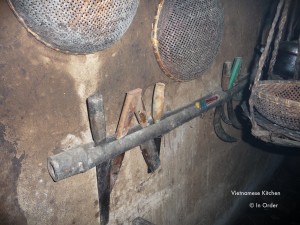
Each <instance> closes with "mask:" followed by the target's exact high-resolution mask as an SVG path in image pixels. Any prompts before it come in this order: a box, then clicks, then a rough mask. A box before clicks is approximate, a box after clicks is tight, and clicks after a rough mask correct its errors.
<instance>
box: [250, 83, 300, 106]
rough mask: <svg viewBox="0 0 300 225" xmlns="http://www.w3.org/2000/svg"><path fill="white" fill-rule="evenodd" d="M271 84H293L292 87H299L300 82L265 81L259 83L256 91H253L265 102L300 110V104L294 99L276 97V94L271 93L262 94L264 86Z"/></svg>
mask: <svg viewBox="0 0 300 225" xmlns="http://www.w3.org/2000/svg"><path fill="white" fill-rule="evenodd" d="M270 84H282V85H284V84H291V85H299V86H300V81H275V80H264V81H259V82H258V83H257V84H256V89H255V90H254V91H253V92H254V93H253V94H255V95H257V96H258V97H259V98H260V99H262V98H264V100H267V101H269V102H272V103H275V104H283V105H285V106H288V107H289V106H293V107H299V109H300V102H299V101H295V100H292V99H286V98H282V97H276V96H274V94H270V93H269V92H262V90H263V86H265V87H266V86H269V85H270Z"/></svg>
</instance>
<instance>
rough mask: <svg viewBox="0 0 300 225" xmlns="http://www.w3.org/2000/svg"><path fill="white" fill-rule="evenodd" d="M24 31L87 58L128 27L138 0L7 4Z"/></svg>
mask: <svg viewBox="0 0 300 225" xmlns="http://www.w3.org/2000/svg"><path fill="white" fill-rule="evenodd" d="M8 3H9V5H10V7H11V9H12V10H13V12H14V13H15V15H16V16H17V18H18V19H19V21H20V22H21V23H22V24H23V25H24V26H25V28H26V29H27V30H28V31H29V32H30V33H31V34H33V36H34V37H35V38H36V39H38V40H39V41H41V42H43V43H44V44H45V45H47V46H48V47H51V48H53V49H55V50H58V51H63V52H70V53H75V54H88V53H93V52H96V51H100V50H103V49H105V48H108V47H110V46H111V45H112V44H113V43H115V42H116V41H117V40H119V39H120V38H121V36H122V35H123V34H124V33H125V32H126V30H127V29H128V27H129V26H130V24H131V22H132V20H133V18H134V16H135V14H136V11H137V8H138V4H139V0H107V1H104V0H68V1H65V0H56V1H45V0H25V1H24V0H8Z"/></svg>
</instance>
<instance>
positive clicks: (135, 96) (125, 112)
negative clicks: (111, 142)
mask: <svg viewBox="0 0 300 225" xmlns="http://www.w3.org/2000/svg"><path fill="white" fill-rule="evenodd" d="M141 96H142V89H140V88H137V89H134V90H132V91H129V92H127V94H126V98H125V102H124V105H123V108H122V112H121V117H120V120H119V123H118V127H117V131H116V139H121V138H122V137H124V136H126V134H127V133H128V130H129V128H130V124H131V121H132V118H133V117H134V114H135V112H136V107H137V105H138V103H139V100H140V99H141ZM124 156H125V153H122V154H120V155H118V156H117V157H115V158H114V159H113V160H112V164H111V173H110V188H111V189H113V187H114V185H115V182H116V180H117V178H118V175H119V173H120V169H121V165H122V162H123V159H124Z"/></svg>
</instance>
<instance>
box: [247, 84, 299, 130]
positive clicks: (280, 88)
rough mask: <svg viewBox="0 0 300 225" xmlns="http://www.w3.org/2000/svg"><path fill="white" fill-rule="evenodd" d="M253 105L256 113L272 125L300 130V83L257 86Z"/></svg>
mask: <svg viewBox="0 0 300 225" xmlns="http://www.w3.org/2000/svg"><path fill="white" fill-rule="evenodd" d="M272 82H273V81H272ZM253 103H254V106H255V108H256V109H257V111H258V112H260V113H261V114H262V115H263V116H265V117H266V118H267V119H269V120H270V121H272V122H273V123H276V124H278V125H280V126H283V127H286V128H289V129H293V130H300V113H299V112H300V83H280V82H278V81H274V82H273V83H270V84H264V83H262V84H259V85H258V86H257V90H255V92H254V95H253Z"/></svg>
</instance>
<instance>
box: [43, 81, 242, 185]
mask: <svg viewBox="0 0 300 225" xmlns="http://www.w3.org/2000/svg"><path fill="white" fill-rule="evenodd" d="M246 78H247V76H245V77H244V78H242V79H241V80H240V81H239V84H237V85H236V86H235V87H233V88H232V89H230V90H228V91H227V92H223V91H221V90H219V91H216V92H214V93H212V94H209V95H207V96H206V97H204V98H201V99H199V100H196V101H194V102H192V103H191V104H189V105H187V106H185V107H182V108H180V109H177V110H174V111H171V112H168V113H166V114H165V115H164V117H163V118H162V119H161V120H160V122H159V123H156V124H153V121H150V124H151V125H149V126H147V127H145V128H142V127H141V126H135V127H133V128H132V129H130V130H129V132H128V134H127V135H126V136H125V137H123V138H121V139H119V140H117V139H115V137H110V138H106V140H105V141H104V142H102V143H100V144H99V145H98V146H94V144H86V145H82V146H79V147H77V148H74V149H70V150H68V151H65V152H61V153H59V154H57V155H53V156H49V157H48V170H49V173H50V175H51V177H52V178H53V180H54V181H59V180H62V179H64V178H67V177H70V176H73V175H76V174H79V173H83V172H86V171H87V170H89V169H91V168H93V167H95V166H96V165H99V164H101V163H103V162H105V161H108V160H110V159H112V158H114V157H116V156H118V155H120V154H122V153H124V152H126V151H128V150H130V149H132V148H134V147H136V146H139V145H141V144H143V143H145V142H146V141H148V140H150V139H153V138H155V137H158V136H160V135H164V134H166V133H168V132H170V131H171V130H173V129H175V128H176V127H179V126H180V125H182V124H184V123H186V122H188V121H190V120H192V119H194V118H195V117H198V116H200V115H201V114H202V113H204V112H206V111H208V110H209V109H212V108H215V107H216V106H218V105H221V104H223V103H224V102H226V101H228V100H229V99H231V98H232V96H233V95H234V94H236V93H238V92H239V91H241V90H242V89H243V88H245V86H246V84H247V79H246Z"/></svg>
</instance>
